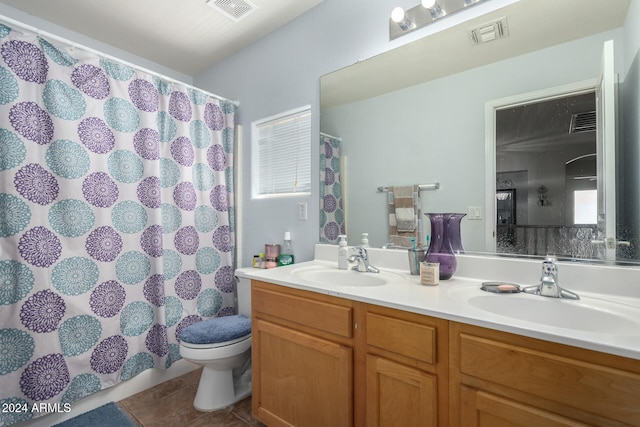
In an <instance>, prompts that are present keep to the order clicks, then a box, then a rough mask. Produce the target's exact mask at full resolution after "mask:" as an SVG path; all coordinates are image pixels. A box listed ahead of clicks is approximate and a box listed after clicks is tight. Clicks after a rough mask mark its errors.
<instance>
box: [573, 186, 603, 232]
mask: <svg viewBox="0 0 640 427" xmlns="http://www.w3.org/2000/svg"><path fill="white" fill-rule="evenodd" d="M573 197H574V199H573V223H574V224H597V223H598V190H578V191H574V192H573Z"/></svg>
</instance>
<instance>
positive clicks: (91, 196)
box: [0, 25, 235, 425]
mask: <svg viewBox="0 0 640 427" xmlns="http://www.w3.org/2000/svg"><path fill="white" fill-rule="evenodd" d="M234 108H235V107H234V105H233V104H232V103H230V102H226V101H220V100H218V99H215V98H213V97H210V96H208V95H206V94H205V93H204V92H200V91H197V90H194V89H192V88H188V87H186V86H183V85H180V84H178V83H174V82H167V81H163V80H161V79H159V78H157V77H154V76H152V75H149V74H147V73H144V72H141V71H139V70H135V69H133V68H132V67H129V66H126V65H123V64H121V63H117V62H114V61H111V60H108V59H105V58H101V57H99V56H97V55H94V54H93V53H90V52H85V51H82V50H81V49H78V48H74V49H73V50H65V48H62V47H57V46H55V45H54V43H52V42H49V41H47V40H45V39H43V38H42V37H38V36H37V35H34V34H28V33H24V32H21V31H18V30H14V29H11V28H9V27H7V26H4V25H0V248H1V249H2V255H1V256H0V384H2V387H0V404H1V405H2V406H3V407H4V405H5V404H9V403H11V404H14V405H27V406H24V407H31V405H33V404H34V403H42V402H46V403H60V404H65V403H69V404H71V403H73V402H74V401H76V400H77V399H80V398H82V397H84V396H87V395H89V394H91V393H94V392H97V391H99V390H102V389H105V388H107V387H110V386H112V385H114V384H117V383H119V382H120V381H123V380H126V379H129V378H131V377H134V376H135V375H137V374H138V373H140V372H142V371H143V370H145V369H148V368H152V367H154V368H163V369H164V368H168V367H169V366H171V364H172V363H173V362H175V361H176V360H177V359H179V358H180V355H179V350H178V348H179V344H178V342H179V334H180V331H181V330H182V329H184V328H185V327H186V326H188V325H190V324H193V323H195V322H198V321H201V320H203V319H206V318H210V317H214V316H223V315H229V314H233V313H235V304H234V291H235V288H234V284H235V283H234V275H233V255H234V254H233V252H234V237H233V236H234V234H233V231H234V230H233V222H234V218H233V182H232V177H233V170H232V165H233V158H232V156H233V142H234V114H235V110H234ZM37 415H40V414H37V413H33V412H31V411H27V412H17V411H11V412H8V411H2V413H0V425H9V424H12V423H14V422H17V421H21V420H22V419H25V418H31V417H32V416H37Z"/></svg>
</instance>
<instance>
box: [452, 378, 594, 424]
mask: <svg viewBox="0 0 640 427" xmlns="http://www.w3.org/2000/svg"><path fill="white" fill-rule="evenodd" d="M460 397H461V408H460V410H461V420H462V423H461V424H462V425H463V426H465V427H569V426H570V427H587V426H588V424H583V423H581V422H578V421H575V420H572V419H570V418H566V417H563V416H561V415H557V414H554V413H551V412H547V411H544V410H542V409H539V408H535V407H533V406H528V405H525V404H523V403H519V402H516V401H514V400H509V399H505V398H504V397H500V396H497V395H494V394H491V393H487V392H485V391H481V390H477V389H473V388H470V387H464V386H462V389H461V395H460Z"/></svg>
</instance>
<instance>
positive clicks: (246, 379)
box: [193, 366, 251, 412]
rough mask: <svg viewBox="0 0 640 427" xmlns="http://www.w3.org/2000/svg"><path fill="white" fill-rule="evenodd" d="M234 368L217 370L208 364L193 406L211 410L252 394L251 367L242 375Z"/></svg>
mask: <svg viewBox="0 0 640 427" xmlns="http://www.w3.org/2000/svg"><path fill="white" fill-rule="evenodd" d="M234 371H235V370H232V369H227V370H217V369H209V368H207V367H206V366H205V367H204V368H203V369H202V376H201V377H200V383H199V384H198V391H197V393H196V398H195V399H194V401H193V407H194V408H196V409H197V410H198V411H201V412H211V411H216V410H218V409H222V408H224V407H227V406H229V405H232V404H234V403H236V402H238V401H240V400H242V399H244V398H245V397H248V396H250V395H251V368H250V367H249V368H248V369H245V370H244V372H241V374H240V375H238V376H236V375H234Z"/></svg>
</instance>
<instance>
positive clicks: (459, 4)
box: [389, 0, 487, 40]
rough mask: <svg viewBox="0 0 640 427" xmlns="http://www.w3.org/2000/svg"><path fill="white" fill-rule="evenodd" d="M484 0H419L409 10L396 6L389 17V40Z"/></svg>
mask: <svg viewBox="0 0 640 427" xmlns="http://www.w3.org/2000/svg"><path fill="white" fill-rule="evenodd" d="M485 1H487V0H421V4H418V5H417V6H415V7H412V8H411V9H409V10H404V9H402V8H401V7H396V8H395V9H393V11H392V12H391V18H389V40H393V39H395V38H397V37H400V36H403V35H405V34H408V33H410V32H412V31H415V30H418V29H420V28H422V27H424V26H425V25H429V24H431V23H432V22H434V21H437V20H438V19H442V18H444V17H446V16H449V15H451V14H453V13H456V12H459V11H461V10H464V9H465V8H468V7H472V6H475V5H476V4H479V3H482V2H485Z"/></svg>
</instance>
